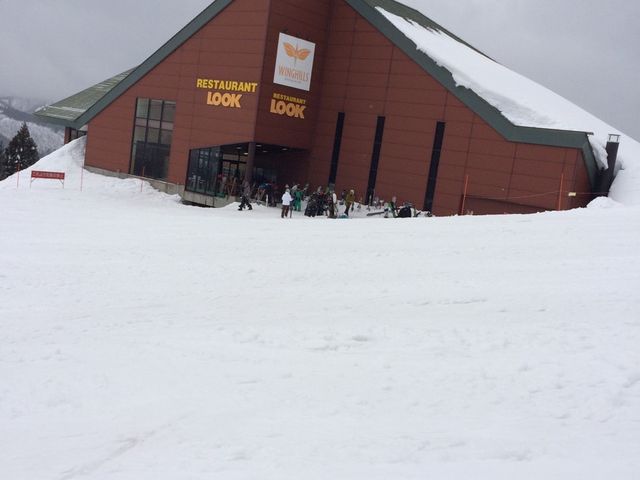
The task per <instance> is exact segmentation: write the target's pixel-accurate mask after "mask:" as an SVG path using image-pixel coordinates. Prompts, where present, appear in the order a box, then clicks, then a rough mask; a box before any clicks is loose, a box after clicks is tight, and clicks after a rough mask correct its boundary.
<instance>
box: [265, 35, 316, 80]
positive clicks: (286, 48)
mask: <svg viewBox="0 0 640 480" xmlns="http://www.w3.org/2000/svg"><path fill="white" fill-rule="evenodd" d="M315 50H316V44H315V43H312V42H308V41H307V40H303V39H301V38H296V37H292V36H291V35H287V34H286V33H281V34H280V38H279V40H278V55H277V57H276V71H275V74H274V76H273V83H277V84H278V85H285V86H287V87H293V88H298V89H300V90H306V91H307V92H308V91H309V89H310V88H311V74H312V73H313V57H314V54H315Z"/></svg>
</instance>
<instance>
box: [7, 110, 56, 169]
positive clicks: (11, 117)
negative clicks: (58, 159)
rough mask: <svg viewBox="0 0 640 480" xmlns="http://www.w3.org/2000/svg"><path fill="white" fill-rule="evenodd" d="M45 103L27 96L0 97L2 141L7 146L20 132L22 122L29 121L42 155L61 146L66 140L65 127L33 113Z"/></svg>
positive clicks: (28, 123) (32, 134)
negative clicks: (46, 121)
mask: <svg viewBox="0 0 640 480" xmlns="http://www.w3.org/2000/svg"><path fill="white" fill-rule="evenodd" d="M43 103H44V102H41V101H38V100H32V99H25V98H15V97H0V141H2V142H4V145H5V146H6V145H7V144H8V143H9V141H10V140H11V139H12V138H13V137H14V136H15V134H16V133H18V130H19V129H20V126H21V125H22V122H27V126H28V127H29V132H31V136H32V137H33V140H34V141H35V142H36V145H37V146H38V152H39V153H40V157H45V156H47V155H48V154H50V153H51V152H53V151H55V150H57V149H58V148H60V147H61V146H62V144H63V142H64V129H62V128H61V127H56V126H53V125H51V124H48V123H45V122H43V121H42V120H40V119H39V118H38V117H36V116H34V115H33V112H34V111H35V110H36V108H38V107H40V106H42V105H43Z"/></svg>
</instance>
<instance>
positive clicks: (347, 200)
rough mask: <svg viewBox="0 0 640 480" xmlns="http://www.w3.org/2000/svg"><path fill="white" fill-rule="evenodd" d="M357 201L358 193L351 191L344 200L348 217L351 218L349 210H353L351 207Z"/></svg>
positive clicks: (345, 212)
mask: <svg viewBox="0 0 640 480" xmlns="http://www.w3.org/2000/svg"><path fill="white" fill-rule="evenodd" d="M355 201H356V192H355V191H353V190H349V193H347V196H346V197H345V199H344V205H345V210H344V214H345V215H346V216H347V217H348V216H349V210H350V209H351V206H352V205H353V202H355Z"/></svg>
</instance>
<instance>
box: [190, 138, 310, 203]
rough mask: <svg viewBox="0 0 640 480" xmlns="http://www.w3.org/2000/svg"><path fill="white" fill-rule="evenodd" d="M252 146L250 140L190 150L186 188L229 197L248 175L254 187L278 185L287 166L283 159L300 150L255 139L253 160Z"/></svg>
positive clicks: (205, 193)
mask: <svg viewBox="0 0 640 480" xmlns="http://www.w3.org/2000/svg"><path fill="white" fill-rule="evenodd" d="M250 147H251V144H250V143H238V144H230V145H217V146H213V147H207V148H197V149H193V150H191V151H190V152H189V165H188V167H187V178H186V181H185V190H186V191H188V192H193V193H199V194H203V195H209V196H220V197H226V196H236V195H239V193H240V190H241V187H242V183H243V181H244V180H245V179H246V178H251V184H252V190H254V191H255V190H256V189H257V187H258V186H259V185H261V184H270V185H276V184H277V182H278V177H279V174H280V175H282V170H283V168H286V166H283V165H282V161H283V160H286V159H288V158H289V156H290V155H291V154H292V153H294V154H295V152H301V150H295V149H291V148H289V147H286V146H282V145H267V144H261V143H256V144H255V154H254V162H251V161H250V158H249V155H250ZM249 170H251V172H249ZM249 173H250V175H248V174H249ZM285 181H286V180H285Z"/></svg>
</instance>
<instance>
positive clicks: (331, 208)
mask: <svg viewBox="0 0 640 480" xmlns="http://www.w3.org/2000/svg"><path fill="white" fill-rule="evenodd" d="M308 190H309V185H308V184H307V185H305V186H304V187H300V185H298V184H294V185H293V187H289V185H285V190H284V193H283V194H282V196H280V203H281V211H280V217H281V218H289V217H290V216H292V215H293V212H301V211H302V204H303V201H304V200H306V206H305V209H304V215H305V216H307V217H316V216H325V215H326V216H327V217H329V218H339V217H340V218H348V217H349V214H350V213H352V212H353V210H354V208H355V206H356V205H357V206H358V209H360V208H361V205H362V199H361V200H360V202H359V203H356V193H355V190H354V189H350V190H348V191H347V190H342V192H341V193H340V195H338V194H337V193H336V192H335V190H334V189H333V188H331V187H327V188H323V187H321V186H320V187H318V188H317V189H316V190H315V191H313V192H312V193H311V194H309V195H308V194H307V192H308ZM275 191H276V188H275V187H274V185H273V184H269V183H265V184H260V185H259V186H258V189H257V192H256V201H257V202H258V203H261V202H263V201H264V203H265V205H267V206H276V203H277V202H276V197H277V196H279V195H276V194H275V193H274V192H275ZM251 193H252V189H251V185H250V184H249V183H248V182H246V181H245V182H244V183H243V184H242V190H241V202H240V207H239V208H238V210H244V208H248V209H249V210H252V209H253V207H252V206H251ZM367 210H372V211H370V212H369V213H367V215H369V216H370V215H381V214H384V216H385V217H388V216H391V217H393V218H396V217H400V218H403V217H412V216H417V215H420V213H421V212H417V211H415V210H414V209H413V206H411V205H410V204H404V205H403V206H398V204H397V201H396V197H393V198H392V199H391V201H390V202H388V203H386V202H385V201H384V200H381V199H378V198H377V197H376V198H374V199H372V201H371V202H370V205H369V206H368V207H367ZM425 215H426V216H430V214H429V213H428V212H427V213H426V214H425Z"/></svg>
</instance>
